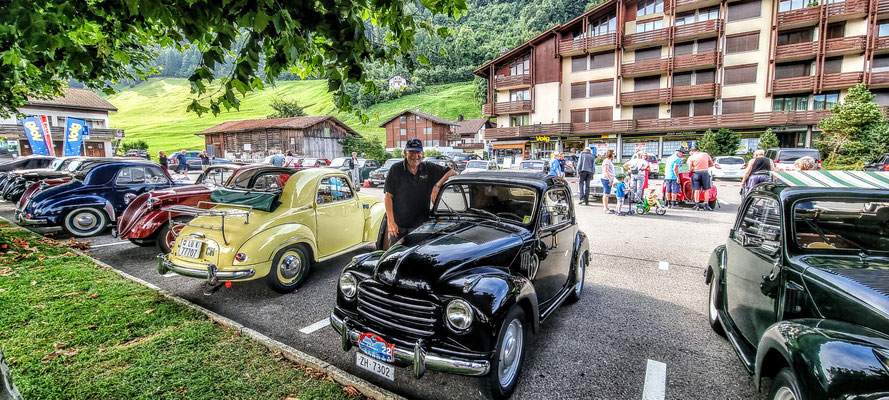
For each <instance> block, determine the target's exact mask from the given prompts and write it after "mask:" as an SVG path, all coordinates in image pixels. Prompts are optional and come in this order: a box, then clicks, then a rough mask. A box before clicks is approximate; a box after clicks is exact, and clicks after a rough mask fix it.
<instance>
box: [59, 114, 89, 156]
mask: <svg viewBox="0 0 889 400" xmlns="http://www.w3.org/2000/svg"><path fill="white" fill-rule="evenodd" d="M88 132H89V127H87V126H86V123H85V122H84V121H83V120H82V119H77V118H71V117H68V118H65V152H64V156H65V157H68V156H79V155H80V149H81V146H80V144H81V143H83V138H84V136H86V135H88Z"/></svg>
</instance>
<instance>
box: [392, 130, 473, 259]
mask: <svg viewBox="0 0 889 400" xmlns="http://www.w3.org/2000/svg"><path fill="white" fill-rule="evenodd" d="M454 175H456V173H455V172H454V171H453V170H451V169H450V168H448V167H442V166H440V165H438V164H433V163H427V162H423V142H422V141H420V139H417V138H413V139H410V140H408V141H407V146H406V147H405V149H404V161H402V162H400V163H397V164H395V165H393V166H392V167H391V168H390V169H389V174H388V175H387V176H386V184H385V192H386V220H387V224H388V230H389V244H392V243H395V242H397V241H398V240H401V238H402V237H404V235H406V234H408V233H409V232H410V231H411V230H413V229H414V228H416V227H418V226H420V225H422V224H423V222H426V220H427V219H429V206H430V202H432V201H435V198H436V197H437V196H438V190H439V189H440V188H441V185H443V184H444V183H445V182H446V181H447V180H448V179H449V178H450V177H452V176H454Z"/></svg>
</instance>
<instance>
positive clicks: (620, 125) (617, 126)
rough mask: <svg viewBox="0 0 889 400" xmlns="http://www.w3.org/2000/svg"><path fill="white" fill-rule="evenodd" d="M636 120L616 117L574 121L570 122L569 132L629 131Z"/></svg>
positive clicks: (634, 125) (632, 128)
mask: <svg viewBox="0 0 889 400" xmlns="http://www.w3.org/2000/svg"><path fill="white" fill-rule="evenodd" d="M635 122H636V121H634V120H631V119H617V120H613V121H592V122H575V123H573V124H571V133H575V134H578V133H582V134H586V133H617V132H630V131H632V130H634V128H635V127H636V124H635Z"/></svg>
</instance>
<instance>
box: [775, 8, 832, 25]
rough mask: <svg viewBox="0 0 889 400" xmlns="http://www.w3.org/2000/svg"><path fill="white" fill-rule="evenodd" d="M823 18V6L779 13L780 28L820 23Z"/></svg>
mask: <svg viewBox="0 0 889 400" xmlns="http://www.w3.org/2000/svg"><path fill="white" fill-rule="evenodd" d="M819 18H821V6H814V7H806V8H800V9H798V10H790V11H781V12H779V13H778V19H777V22H778V28H783V27H786V26H788V25H804V24H807V23H815V22H818V19H819Z"/></svg>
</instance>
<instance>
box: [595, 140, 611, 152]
mask: <svg viewBox="0 0 889 400" xmlns="http://www.w3.org/2000/svg"><path fill="white" fill-rule="evenodd" d="M606 151H608V143H599V144H597V145H596V154H605V152H606Z"/></svg>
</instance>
